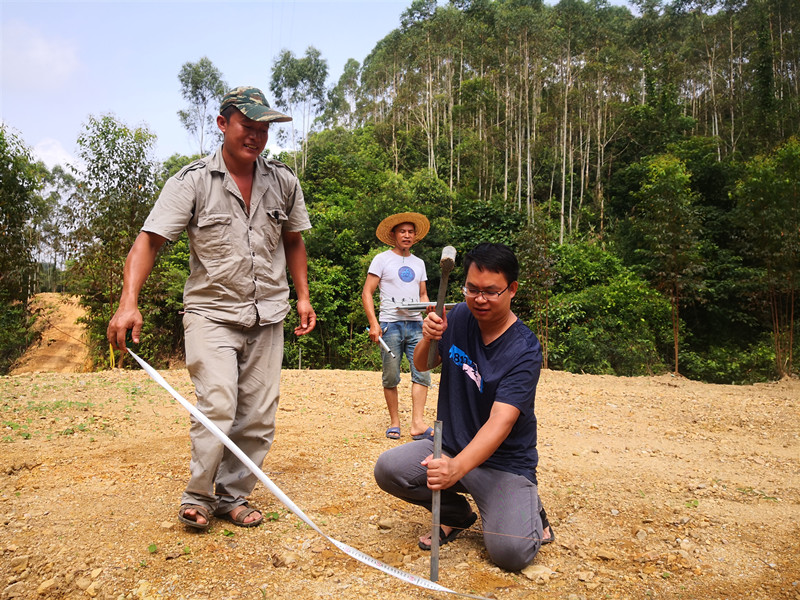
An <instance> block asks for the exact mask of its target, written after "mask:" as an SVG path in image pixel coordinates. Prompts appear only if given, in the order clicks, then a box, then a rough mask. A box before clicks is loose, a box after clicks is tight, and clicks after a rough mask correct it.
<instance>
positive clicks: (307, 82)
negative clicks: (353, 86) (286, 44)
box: [270, 46, 328, 170]
mask: <svg viewBox="0 0 800 600" xmlns="http://www.w3.org/2000/svg"><path fill="white" fill-rule="evenodd" d="M327 77H328V61H326V60H325V59H323V58H322V54H321V53H320V51H319V50H317V49H316V48H314V47H313V46H309V47H308V48H306V53H305V56H303V58H296V57H295V55H294V53H293V52H291V51H290V50H282V51H281V53H280V54H279V55H278V58H276V59H275V61H274V62H273V64H272V77H271V79H270V90H271V91H272V94H273V95H274V97H275V103H276V104H277V106H278V107H279V108H281V109H283V110H286V111H287V112H288V114H289V116H291V117H292V119H293V120H294V123H297V122H298V119H299V122H300V127H301V129H300V139H301V144H302V148H303V153H302V159H301V165H300V167H301V169H303V170H304V169H305V164H306V156H305V154H306V153H305V148H306V144H307V142H308V133H309V131H311V128H312V125H313V122H314V119H315V118H316V116H317V115H318V114H319V113H321V112H323V111H324V110H325V80H326V79H327ZM291 138H292V144H293V148H294V149H295V150H296V149H297V144H296V136H295V135H294V134H293V135H292V136H291ZM296 166H297V165H296V164H295V167H296Z"/></svg>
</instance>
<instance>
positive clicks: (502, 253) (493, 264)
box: [464, 242, 519, 285]
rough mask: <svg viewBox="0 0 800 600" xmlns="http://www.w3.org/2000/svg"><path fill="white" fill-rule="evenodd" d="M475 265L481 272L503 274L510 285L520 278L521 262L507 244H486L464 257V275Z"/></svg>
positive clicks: (480, 245)
mask: <svg viewBox="0 0 800 600" xmlns="http://www.w3.org/2000/svg"><path fill="white" fill-rule="evenodd" d="M472 265H475V266H476V267H477V268H478V270H479V271H493V272H495V273H502V274H503V275H504V276H505V278H506V282H507V283H508V284H509V285H510V284H512V283H514V282H515V281H516V280H517V278H518V277H519V261H517V257H516V255H515V254H514V252H513V251H512V250H511V248H509V247H508V246H506V245H505V244H492V243H489V242H484V243H482V244H478V245H477V246H475V247H474V248H473V249H472V250H470V251H469V252H467V253H466V255H465V256H464V275H466V274H467V273H469V268H470V267H471V266H472Z"/></svg>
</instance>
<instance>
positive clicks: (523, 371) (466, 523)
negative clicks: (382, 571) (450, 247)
mask: <svg viewBox="0 0 800 600" xmlns="http://www.w3.org/2000/svg"><path fill="white" fill-rule="evenodd" d="M464 270H465V272H466V281H465V285H464V288H463V292H464V296H465V302H463V303H460V304H458V305H456V306H455V307H454V308H453V309H452V310H451V311H450V312H449V314H446V315H445V316H444V317H439V316H437V315H436V313H435V312H433V311H431V312H429V313H428V315H427V317H426V318H425V321H424V323H423V328H422V340H420V342H419V343H418V344H417V347H416V350H415V352H414V362H415V364H416V365H417V368H424V367H427V364H428V351H429V348H430V346H431V345H435V346H436V348H437V351H438V355H439V356H438V357H437V358H436V361H435V364H441V365H442V375H441V382H440V389H439V404H438V419H439V420H441V421H442V447H443V452H442V457H441V458H439V459H434V458H433V441H432V440H430V439H426V440H422V441H418V442H414V443H411V444H405V445H403V446H398V447H396V448H392V449H391V450H387V451H386V452H384V453H383V454H382V455H381V456H380V457H379V458H378V461H377V463H376V464H375V479H376V481H377V483H378V485H379V486H380V487H381V488H382V489H383V490H384V491H386V492H388V493H390V494H392V495H394V496H397V497H398V498H402V499H403V500H406V501H408V502H410V503H412V504H417V505H419V506H423V507H425V508H427V509H428V510H430V509H431V499H432V490H441V523H442V526H441V528H440V535H439V542H440V544H446V543H448V542H450V541H452V540H453V539H455V538H456V537H457V536H458V535H459V534H460V533H461V532H462V531H463V530H464V529H467V528H469V527H471V526H472V524H473V523H474V522H475V521H476V520H477V515H476V514H475V513H474V512H473V511H472V509H471V507H470V504H469V502H468V501H467V499H466V498H465V497H464V495H463V494H471V495H472V497H473V499H474V500H475V503H476V505H477V507H478V510H479V511H480V515H481V520H482V523H483V533H484V543H485V544H486V548H487V550H488V551H489V556H490V558H491V560H492V562H494V563H495V564H496V565H498V566H499V567H501V568H504V569H507V570H509V571H516V570H520V569H522V568H524V567H525V566H526V565H528V564H530V562H531V561H533V559H534V557H535V556H536V553H537V552H538V551H539V548H540V547H541V545H542V544H546V543H549V542H551V541H552V540H553V531H552V528H551V527H550V524H549V523H548V521H547V515H546V514H545V512H544V509H543V508H542V503H541V500H540V499H539V492H538V486H537V480H536V466H537V463H538V458H539V457H538V452H537V449H536V415H535V414H534V401H535V397H536V385H537V383H538V381H539V372H540V369H541V364H542V353H541V346H540V344H539V340H538V339H537V338H536V335H534V333H533V332H532V331H531V330H530V329H528V327H527V326H525V324H524V323H523V322H522V321H520V320H519V319H518V318H517V317H516V315H515V314H514V313H513V312H512V310H511V300H512V299H513V298H514V296H515V294H516V292H517V288H518V282H517V278H518V276H519V265H518V262H517V258H516V256H515V255H514V254H513V252H512V251H511V250H510V249H509V248H508V247H506V246H504V245H502V244H480V245H478V246H477V247H476V248H474V249H473V250H472V251H470V252H469V253H467V255H466V256H465V258H464ZM419 546H420V547H421V548H422V549H424V550H427V549H429V548H430V546H431V538H430V534H428V535H425V536H423V537H421V538H420V540H419Z"/></svg>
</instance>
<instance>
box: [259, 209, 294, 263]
mask: <svg viewBox="0 0 800 600" xmlns="http://www.w3.org/2000/svg"><path fill="white" fill-rule="evenodd" d="M288 219H289V217H288V216H287V214H286V213H285V212H284V211H283V210H281V209H280V208H265V210H264V214H263V218H261V219H259V221H260V222H259V225H260V226H259V227H257V231H258V232H259V233H260V234H261V236H263V237H262V240H263V244H264V247H265V248H266V250H267V252H269V253H271V252H272V251H273V250H275V248H276V247H277V246H278V242H279V241H280V239H281V233H282V231H283V226H284V225H285V224H286V221H287V220H288Z"/></svg>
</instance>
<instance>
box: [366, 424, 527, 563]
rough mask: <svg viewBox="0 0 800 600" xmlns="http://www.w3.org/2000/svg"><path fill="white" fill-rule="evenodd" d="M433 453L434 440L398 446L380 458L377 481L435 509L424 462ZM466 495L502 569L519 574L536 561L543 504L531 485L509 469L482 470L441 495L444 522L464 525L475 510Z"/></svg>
mask: <svg viewBox="0 0 800 600" xmlns="http://www.w3.org/2000/svg"><path fill="white" fill-rule="evenodd" d="M431 454H433V440H431V439H425V440H420V441H417V442H411V443H409V444H404V445H402V446H396V447H394V448H392V449H390V450H387V451H386V452H384V453H383V454H381V455H380V456H379V457H378V462H376V463H375V481H376V482H377V483H378V485H379V486H380V488H381V489H382V490H384V491H385V492H388V493H389V494H391V495H393V496H396V497H398V498H400V499H402V500H405V501H406V502H410V503H412V504H416V505H418V506H423V507H425V508H426V509H428V510H431V497H432V496H431V494H432V492H431V490H430V489H428V483H427V469H425V467H423V466H422V465H421V464H420V463H421V462H422V461H423V460H424V459H425V458H426V457H427V456H430V455H431ZM463 494H470V495H471V496H472V498H473V500H475V504H476V505H477V506H478V510H479V511H480V514H481V522H482V524H483V541H484V544H485V545H486V549H487V550H488V551H489V557H490V558H491V560H492V562H493V563H495V564H496V565H497V566H498V567H500V568H503V569H506V570H508V571H519V570H520V569H523V568H525V567H526V566H527V565H529V564H530V563H531V561H533V559H534V557H535V556H536V553H537V552H538V551H539V548H540V547H541V545H542V541H541V540H542V520H541V518H540V516H539V512H540V511H541V510H542V503H541V500H540V499H539V491H538V488H537V486H536V484H534V483H533V482H532V481H530V480H529V479H527V478H525V477H523V476H522V475H516V474H514V473H507V472H505V471H498V470H496V469H490V468H488V467H478V468H476V469H473V470H472V471H470V472H469V473H467V474H466V475H465V476H464V477H463V478H462V479H461V481H459V482H458V483H457V484H456V485H454V486H453V487H451V488H449V489H446V490H443V491H442V494H441V523H442V525H447V526H448V527H454V526H458V525H459V524H461V523H464V522H465V521H466V519H467V517H469V515H470V513H471V512H472V508H471V507H470V504H469V501H468V500H467V499H466V498H465V497H464V495H463Z"/></svg>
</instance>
